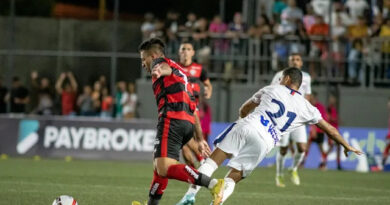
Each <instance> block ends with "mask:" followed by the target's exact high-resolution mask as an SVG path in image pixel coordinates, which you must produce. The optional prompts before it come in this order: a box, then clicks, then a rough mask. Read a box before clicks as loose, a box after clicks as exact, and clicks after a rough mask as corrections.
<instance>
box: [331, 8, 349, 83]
mask: <svg viewBox="0 0 390 205" xmlns="http://www.w3.org/2000/svg"><path fill="white" fill-rule="evenodd" d="M335 18H336V21H335V24H333V25H332V29H331V31H332V34H331V37H332V40H333V41H332V58H333V60H334V62H335V64H334V65H335V70H334V75H333V76H344V66H343V62H344V55H345V47H346V44H345V43H344V42H345V39H346V34H347V30H346V28H345V25H343V24H342V17H341V16H338V15H336V17H335Z"/></svg>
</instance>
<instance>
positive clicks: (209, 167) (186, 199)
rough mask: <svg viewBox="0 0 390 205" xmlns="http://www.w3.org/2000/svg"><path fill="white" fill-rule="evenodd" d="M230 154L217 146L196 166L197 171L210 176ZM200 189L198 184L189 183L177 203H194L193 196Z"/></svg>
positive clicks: (182, 204)
mask: <svg viewBox="0 0 390 205" xmlns="http://www.w3.org/2000/svg"><path fill="white" fill-rule="evenodd" d="M230 157H231V155H230V154H228V153H225V152H224V151H222V150H221V149H219V148H216V149H215V150H214V151H213V153H211V155H210V157H209V158H207V159H206V160H205V162H204V163H203V164H202V165H201V166H200V167H199V168H198V171H199V172H200V173H202V174H204V175H206V176H209V177H210V176H211V175H212V174H213V173H214V171H215V170H216V169H217V168H218V167H219V166H220V165H221V164H222V163H223V161H224V160H225V159H228V158H230ZM199 190H200V186H194V185H190V187H189V188H188V191H187V192H186V194H185V195H184V196H183V198H182V199H181V200H180V201H179V202H178V203H177V205H184V204H194V203H195V196H196V194H197V193H198V191H199Z"/></svg>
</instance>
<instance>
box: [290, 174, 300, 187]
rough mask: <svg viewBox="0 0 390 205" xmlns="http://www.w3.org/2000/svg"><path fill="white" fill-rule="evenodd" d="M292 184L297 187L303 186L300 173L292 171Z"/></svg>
mask: <svg viewBox="0 0 390 205" xmlns="http://www.w3.org/2000/svg"><path fill="white" fill-rule="evenodd" d="M291 182H292V183H293V184H295V185H297V186H299V185H300V184H301V180H300V179H299V175H298V171H291Z"/></svg>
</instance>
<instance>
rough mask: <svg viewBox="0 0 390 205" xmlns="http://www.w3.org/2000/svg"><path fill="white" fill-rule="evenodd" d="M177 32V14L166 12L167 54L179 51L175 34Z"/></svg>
mask: <svg viewBox="0 0 390 205" xmlns="http://www.w3.org/2000/svg"><path fill="white" fill-rule="evenodd" d="M178 31H179V13H177V12H176V11H168V13H167V19H166V20H165V32H166V34H167V49H168V53H173V52H176V51H177V50H178V49H179V41H178V39H177V33H178Z"/></svg>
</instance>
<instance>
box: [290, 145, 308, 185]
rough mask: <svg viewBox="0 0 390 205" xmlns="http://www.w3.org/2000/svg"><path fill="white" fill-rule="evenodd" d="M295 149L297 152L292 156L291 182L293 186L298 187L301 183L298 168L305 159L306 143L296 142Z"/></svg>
mask: <svg viewBox="0 0 390 205" xmlns="http://www.w3.org/2000/svg"><path fill="white" fill-rule="evenodd" d="M297 149H298V150H297V152H295V154H294V159H293V166H292V169H291V181H292V183H293V184H295V185H297V186H299V185H300V184H301V182H300V179H299V175H298V167H299V165H300V164H301V163H302V161H303V158H304V157H305V152H306V143H300V142H297Z"/></svg>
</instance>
